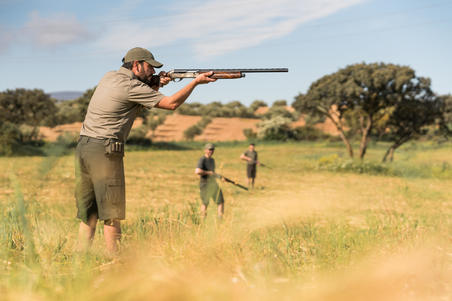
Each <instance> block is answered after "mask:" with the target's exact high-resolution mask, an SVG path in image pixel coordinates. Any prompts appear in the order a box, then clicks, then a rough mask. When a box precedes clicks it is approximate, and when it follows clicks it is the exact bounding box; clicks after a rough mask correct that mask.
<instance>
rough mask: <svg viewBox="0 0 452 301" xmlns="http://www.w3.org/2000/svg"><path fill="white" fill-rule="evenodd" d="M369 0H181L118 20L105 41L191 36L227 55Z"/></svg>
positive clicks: (206, 52)
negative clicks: (160, 11) (145, 16)
mask: <svg viewBox="0 0 452 301" xmlns="http://www.w3.org/2000/svg"><path fill="white" fill-rule="evenodd" d="M363 1H365V0H323V1H321V0H229V1H224V0H212V1H208V2H207V1H200V2H194V1H190V2H183V3H182V2H181V3H182V4H181V3H178V7H177V8H176V7H174V8H173V9H171V14H170V15H168V16H165V17H161V18H157V19H153V20H152V23H150V22H148V21H141V22H140V21H136V22H128V23H127V24H125V23H121V24H116V25H115V24H113V26H110V27H109V28H108V29H107V30H106V33H105V34H104V35H103V37H102V39H101V40H100V41H99V44H100V45H101V46H102V47H103V48H107V49H117V50H120V51H124V50H125V48H126V49H127V48H130V47H131V46H135V45H143V46H145V47H156V46H163V45H168V44H171V43H174V42H180V41H186V42H187V43H188V44H189V45H190V46H191V47H192V49H193V50H194V51H195V54H196V55H197V56H198V57H208V56H216V55H221V54H223V53H227V52H230V51H235V50H238V49H242V48H245V47H250V46H255V45H259V44H260V43H262V42H264V41H267V40H271V39H275V38H279V37H282V36H285V35H288V34H290V33H291V32H293V31H294V30H295V29H296V28H297V27H298V26H300V25H301V24H303V23H306V22H308V21H312V20H315V19H319V18H322V17H326V16H328V15H331V14H333V13H335V12H337V11H339V10H341V9H343V8H346V7H349V6H353V5H356V4H358V3H361V2H363Z"/></svg>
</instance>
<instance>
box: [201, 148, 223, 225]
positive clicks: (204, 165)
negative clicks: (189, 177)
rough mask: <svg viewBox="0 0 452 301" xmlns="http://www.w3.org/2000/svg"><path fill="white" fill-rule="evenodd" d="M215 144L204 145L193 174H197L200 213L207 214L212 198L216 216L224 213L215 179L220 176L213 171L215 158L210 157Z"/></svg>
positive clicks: (221, 194)
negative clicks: (202, 153)
mask: <svg viewBox="0 0 452 301" xmlns="http://www.w3.org/2000/svg"><path fill="white" fill-rule="evenodd" d="M214 151H215V145H213V144H212V143H207V144H206V145H205V147H204V155H203V156H202V157H201V158H199V160H198V165H197V166H196V169H195V174H197V175H199V191H200V196H201V201H202V204H201V215H202V216H203V217H206V216H207V206H209V201H210V200H211V199H212V200H213V201H214V202H215V203H216V204H217V213H218V217H219V218H222V217H223V214H224V198H223V192H222V191H221V188H220V187H219V186H218V184H217V181H216V179H217V178H218V177H221V176H219V175H217V174H216V173H215V159H214V158H212V156H213V153H214Z"/></svg>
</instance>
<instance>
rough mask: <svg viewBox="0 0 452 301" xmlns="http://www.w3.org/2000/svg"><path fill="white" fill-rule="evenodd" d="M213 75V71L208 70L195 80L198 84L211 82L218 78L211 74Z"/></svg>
mask: <svg viewBox="0 0 452 301" xmlns="http://www.w3.org/2000/svg"><path fill="white" fill-rule="evenodd" d="M212 75H213V72H212V71H210V72H206V73H201V74H199V75H198V76H197V77H196V78H195V79H194V81H195V82H196V84H197V85H198V84H201V85H202V84H207V83H211V82H214V81H216V80H217V79H216V78H211V77H210V76H212Z"/></svg>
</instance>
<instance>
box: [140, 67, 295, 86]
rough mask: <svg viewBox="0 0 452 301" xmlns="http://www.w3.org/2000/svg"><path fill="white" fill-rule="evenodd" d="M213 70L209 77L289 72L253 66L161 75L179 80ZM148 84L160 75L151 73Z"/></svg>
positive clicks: (182, 71) (154, 83) (156, 79)
mask: <svg viewBox="0 0 452 301" xmlns="http://www.w3.org/2000/svg"><path fill="white" fill-rule="evenodd" d="M210 71H213V74H212V75H211V76H210V77H211V78H217V79H233V78H242V77H245V73H269V72H289V69H288V68H254V69H196V68H194V69H173V70H171V71H168V72H165V73H163V74H162V76H167V77H170V78H171V80H172V81H176V80H177V81H181V80H183V79H184V78H195V77H197V76H198V75H199V74H201V73H207V72H210ZM148 84H149V85H150V86H157V85H159V84H160V76H159V75H152V78H151V80H150V81H149V83H148Z"/></svg>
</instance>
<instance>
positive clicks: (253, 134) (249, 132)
mask: <svg viewBox="0 0 452 301" xmlns="http://www.w3.org/2000/svg"><path fill="white" fill-rule="evenodd" d="M243 135H245V137H246V139H248V140H252V139H256V138H257V133H256V132H254V131H253V130H252V129H244V130H243Z"/></svg>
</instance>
